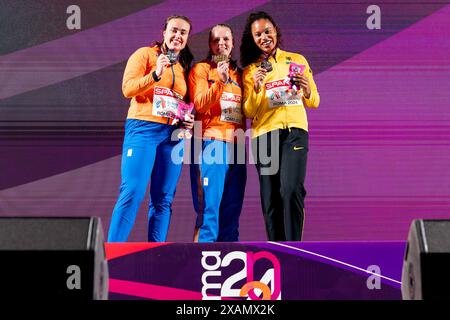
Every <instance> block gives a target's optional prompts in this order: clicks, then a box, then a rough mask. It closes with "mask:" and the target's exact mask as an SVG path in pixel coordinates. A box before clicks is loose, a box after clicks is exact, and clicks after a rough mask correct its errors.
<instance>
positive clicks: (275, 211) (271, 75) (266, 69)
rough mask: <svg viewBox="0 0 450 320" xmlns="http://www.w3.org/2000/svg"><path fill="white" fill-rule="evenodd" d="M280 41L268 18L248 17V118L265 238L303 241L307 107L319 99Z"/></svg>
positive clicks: (301, 65)
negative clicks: (249, 120)
mask: <svg viewBox="0 0 450 320" xmlns="http://www.w3.org/2000/svg"><path fill="white" fill-rule="evenodd" d="M280 39H281V33H280V30H279V28H278V27H277V25H276V24H275V21H274V20H273V19H272V17H271V16H269V15H268V14H267V13H265V12H257V13H253V14H251V15H250V16H249V18H248V20H247V24H246V26H245V29H244V33H243V36H242V42H241V62H242V67H243V68H244V71H243V81H244V113H245V115H246V116H247V117H248V118H250V119H252V138H253V140H252V146H253V147H256V150H255V149H253V150H255V151H257V152H256V157H255V158H256V161H257V164H256V168H257V170H258V174H259V183H260V193H261V204H262V209H263V214H264V220H265V224H266V232H267V237H268V239H269V240H271V241H299V240H301V237H302V231H303V220H304V198H305V196H306V190H305V188H304V181H305V175H306V159H307V154H308V121H307V117H306V107H309V108H317V107H318V106H319V102H320V97H319V93H318V91H317V87H316V84H315V82H314V79H313V76H312V71H311V69H310V67H309V64H308V62H307V61H306V59H305V57H303V56H302V55H300V54H298V53H293V52H287V51H283V50H281V49H280V47H279V46H280ZM267 156H269V157H270V159H265V158H266V157H267ZM268 160H270V161H268Z"/></svg>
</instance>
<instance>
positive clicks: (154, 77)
mask: <svg viewBox="0 0 450 320" xmlns="http://www.w3.org/2000/svg"><path fill="white" fill-rule="evenodd" d="M152 77H153V80H155V82H158V81H159V80H161V77H159V78H158V76H157V75H156V71H153V72H152Z"/></svg>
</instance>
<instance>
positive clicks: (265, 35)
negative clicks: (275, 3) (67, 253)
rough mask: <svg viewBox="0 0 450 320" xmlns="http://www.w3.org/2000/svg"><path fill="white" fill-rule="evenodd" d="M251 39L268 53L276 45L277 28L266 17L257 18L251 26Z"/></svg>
mask: <svg viewBox="0 0 450 320" xmlns="http://www.w3.org/2000/svg"><path fill="white" fill-rule="evenodd" d="M251 29H252V35H253V40H254V41H255V44H256V45H257V46H258V48H259V49H261V50H262V51H263V52H264V53H266V54H270V53H271V52H272V51H273V49H275V47H276V46H277V30H276V29H275V27H274V25H273V24H272V22H270V21H269V20H268V19H259V20H256V21H255V22H253V23H252V26H251Z"/></svg>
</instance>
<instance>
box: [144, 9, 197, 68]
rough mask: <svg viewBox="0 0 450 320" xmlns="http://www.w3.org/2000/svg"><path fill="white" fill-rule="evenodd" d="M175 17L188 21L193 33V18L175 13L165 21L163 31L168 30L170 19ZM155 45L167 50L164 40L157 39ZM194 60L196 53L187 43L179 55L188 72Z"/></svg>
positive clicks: (179, 59)
mask: <svg viewBox="0 0 450 320" xmlns="http://www.w3.org/2000/svg"><path fill="white" fill-rule="evenodd" d="M173 19H181V20H184V21H186V22H187V23H188V24H189V33H191V31H192V22H191V20H189V18H188V17H186V16H180V15H173V16H170V17H167V19H166V21H165V23H164V27H163V31H166V29H167V25H168V24H169V21H170V20H173ZM153 45H156V46H158V47H160V48H161V50H162V51H167V48H166V47H164V50H163V45H164V40H163V41H161V42H158V41H155V42H153ZM193 60H194V55H193V54H192V52H191V49H189V46H188V45H187V44H186V46H185V47H184V49H183V50H181V51H180V53H179V57H178V61H179V62H180V64H181V66H182V67H183V69H184V71H185V72H186V74H189V70H190V69H191V64H192V61H193Z"/></svg>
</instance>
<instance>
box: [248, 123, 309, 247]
mask: <svg viewBox="0 0 450 320" xmlns="http://www.w3.org/2000/svg"><path fill="white" fill-rule="evenodd" d="M252 151H253V155H254V158H255V159H256V163H257V164H256V168H257V170H258V175H259V184H260V193H261V204H262V209H263V214H264V221H265V224H266V232H267V237H268V239H269V241H300V240H301V238H302V232H303V220H304V207H305V205H304V199H305V196H306V190H305V187H304V182H305V175H306V160H307V155H308V132H306V131H305V130H303V129H298V128H291V129H280V130H274V131H271V132H269V133H267V134H264V135H261V136H259V137H257V138H256V139H254V140H253V141H252ZM277 154H278V158H276V157H277ZM277 161H278V168H277V163H276V162H277ZM277 169H278V170H277Z"/></svg>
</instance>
